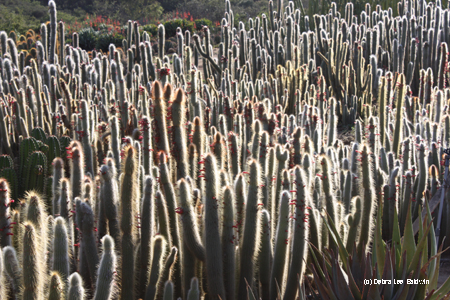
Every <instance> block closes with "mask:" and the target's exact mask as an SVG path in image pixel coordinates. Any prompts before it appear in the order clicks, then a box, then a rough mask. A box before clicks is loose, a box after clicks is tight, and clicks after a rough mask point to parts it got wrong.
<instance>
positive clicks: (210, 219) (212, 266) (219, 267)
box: [201, 154, 226, 299]
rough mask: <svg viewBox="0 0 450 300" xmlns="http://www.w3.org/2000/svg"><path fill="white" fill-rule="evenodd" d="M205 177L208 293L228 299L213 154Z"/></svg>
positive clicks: (205, 161)
mask: <svg viewBox="0 0 450 300" xmlns="http://www.w3.org/2000/svg"><path fill="white" fill-rule="evenodd" d="M203 164H204V169H205V170H204V175H201V176H202V177H204V179H205V180H206V183H207V185H208V188H207V189H206V194H205V198H204V199H205V200H204V201H205V203H204V205H205V213H204V215H205V221H204V222H205V223H204V229H203V232H204V240H205V252H206V253H205V254H206V256H205V267H206V278H207V283H208V293H209V294H210V297H211V299H219V297H220V298H221V299H226V297H225V285H224V278H223V261H222V259H223V257H222V248H221V244H222V243H221V240H220V239H221V228H220V221H219V216H220V215H221V212H222V205H221V204H220V198H219V197H220V194H219V172H218V170H217V162H216V158H215V157H214V155H212V154H206V156H205V158H204V160H203Z"/></svg>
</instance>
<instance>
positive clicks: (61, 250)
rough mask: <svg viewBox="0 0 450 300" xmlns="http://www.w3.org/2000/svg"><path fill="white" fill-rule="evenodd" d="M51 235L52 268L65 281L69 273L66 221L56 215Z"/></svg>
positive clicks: (68, 240)
mask: <svg viewBox="0 0 450 300" xmlns="http://www.w3.org/2000/svg"><path fill="white" fill-rule="evenodd" d="M53 235H54V237H53V266H52V270H53V271H56V272H57V273H58V277H59V278H60V280H62V282H66V281H67V278H68V276H69V274H70V258H69V256H70V252H69V251H70V248H69V245H68V242H70V239H69V236H68V233H67V225H66V221H65V220H64V219H63V218H62V217H58V218H56V219H55V221H54V234H53Z"/></svg>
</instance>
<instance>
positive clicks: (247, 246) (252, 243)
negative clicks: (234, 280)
mask: <svg viewBox="0 0 450 300" xmlns="http://www.w3.org/2000/svg"><path fill="white" fill-rule="evenodd" d="M249 168H250V184H249V187H248V197H247V204H246V209H245V219H244V234H243V239H242V244H241V245H242V247H241V251H240V254H241V257H240V277H239V288H238V297H239V298H244V297H245V295H246V294H247V283H248V285H249V286H250V288H252V286H253V276H254V272H255V269H256V268H255V265H254V262H255V261H257V259H256V257H257V255H258V248H259V244H260V235H261V230H260V226H261V215H260V214H259V208H260V204H261V193H260V185H261V170H260V166H259V163H258V162H257V161H256V160H252V161H251V163H250V166H249ZM205 213H206V212H205ZM248 255H251V257H253V259H248V258H247V257H248Z"/></svg>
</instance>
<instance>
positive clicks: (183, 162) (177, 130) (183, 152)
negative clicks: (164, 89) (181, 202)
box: [170, 89, 189, 180]
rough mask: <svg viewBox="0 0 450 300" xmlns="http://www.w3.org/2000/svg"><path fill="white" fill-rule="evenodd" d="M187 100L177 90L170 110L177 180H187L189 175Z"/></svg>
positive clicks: (180, 91) (179, 90)
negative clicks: (186, 126)
mask: <svg viewBox="0 0 450 300" xmlns="http://www.w3.org/2000/svg"><path fill="white" fill-rule="evenodd" d="M185 108H186V99H185V97H184V92H183V91H182V90H181V89H177V90H176V92H175V99H174V100H173V103H172V107H171V109H170V111H171V113H172V122H173V126H172V154H173V157H174V159H175V161H176V163H177V176H176V178H177V180H179V179H181V178H185V177H186V176H188V174H189V164H188V161H187V149H186V145H187V143H186V130H185V129H184V125H185V123H186V121H185V119H186V117H185V116H186V109H185Z"/></svg>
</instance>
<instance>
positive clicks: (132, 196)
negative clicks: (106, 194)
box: [120, 145, 138, 300]
mask: <svg viewBox="0 0 450 300" xmlns="http://www.w3.org/2000/svg"><path fill="white" fill-rule="evenodd" d="M124 153H125V158H124V160H123V165H122V174H123V177H122V182H121V187H122V188H121V190H120V198H121V200H122V203H121V216H122V219H121V220H120V230H121V231H122V266H121V267H122V274H121V287H122V290H121V293H120V299H122V300H126V299H135V293H134V288H135V284H134V282H135V280H134V277H135V258H134V254H135V253H134V252H135V244H136V234H137V232H136V225H137V224H136V212H137V210H136V204H137V201H136V190H137V188H136V186H137V184H138V166H137V161H136V150H135V149H134V148H133V147H132V146H131V145H129V146H128V147H126V148H125V149H124Z"/></svg>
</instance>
